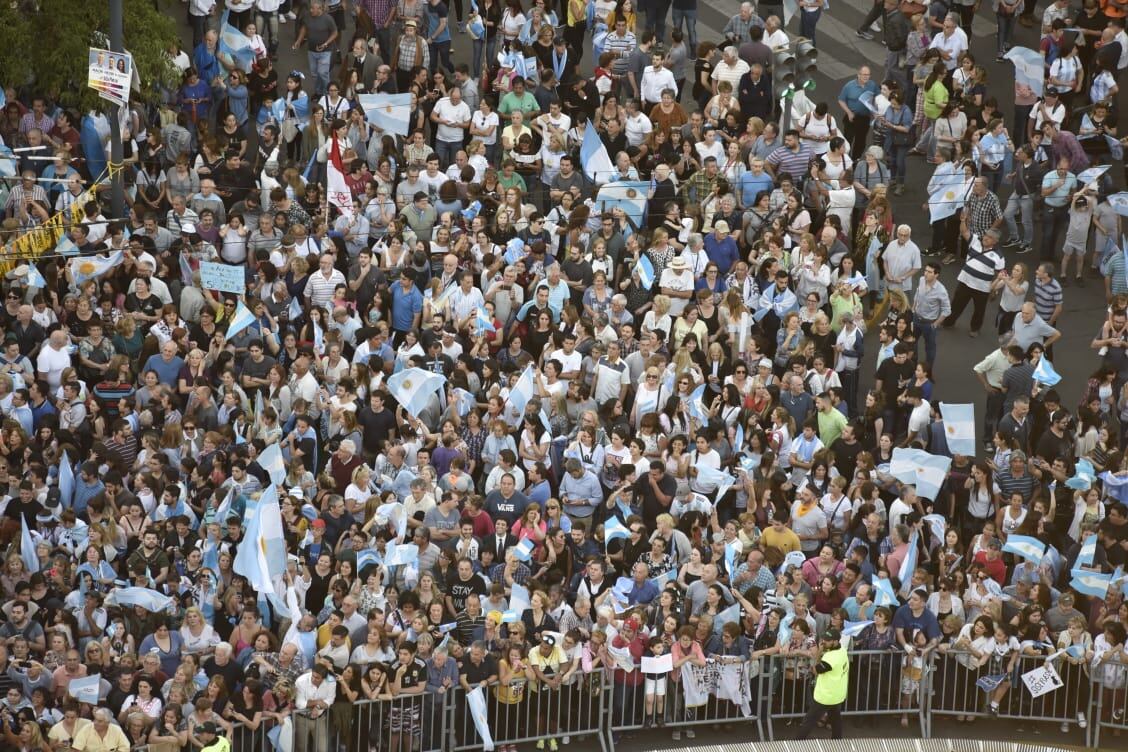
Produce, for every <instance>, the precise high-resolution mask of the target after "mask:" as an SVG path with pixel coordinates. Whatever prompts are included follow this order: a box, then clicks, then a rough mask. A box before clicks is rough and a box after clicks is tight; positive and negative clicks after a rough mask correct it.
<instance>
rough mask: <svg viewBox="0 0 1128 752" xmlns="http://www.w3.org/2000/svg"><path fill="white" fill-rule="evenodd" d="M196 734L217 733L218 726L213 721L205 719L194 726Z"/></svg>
mask: <svg viewBox="0 0 1128 752" xmlns="http://www.w3.org/2000/svg"><path fill="white" fill-rule="evenodd" d="M196 733H197V734H218V733H219V728H218V727H217V726H216V725H215V721H205V722H204V723H201V724H199V725H198V726H196Z"/></svg>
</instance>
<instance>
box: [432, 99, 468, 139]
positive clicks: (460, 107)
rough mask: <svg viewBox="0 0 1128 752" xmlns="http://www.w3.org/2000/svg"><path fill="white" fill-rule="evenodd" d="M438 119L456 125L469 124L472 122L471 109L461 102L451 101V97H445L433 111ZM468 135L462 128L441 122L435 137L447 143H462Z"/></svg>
mask: <svg viewBox="0 0 1128 752" xmlns="http://www.w3.org/2000/svg"><path fill="white" fill-rule="evenodd" d="M432 112H434V113H435V115H436V117H438V118H439V120H440V121H442V120H450V121H453V122H455V123H467V122H469V121H470V108H469V107H467V106H466V103H465V102H463V101H461V100H459V102H458V104H455V103H454V102H452V101H450V97H443V98H442V99H440V100H439V101H438V102H436V103H435V109H434V110H433V111H432ZM465 133H466V131H464V130H463V129H462V128H459V127H458V126H454V125H446V124H445V123H442V122H440V123H439V128H438V130H437V131H436V132H435V137H436V138H437V139H438V140H439V141H446V142H447V143H452V142H457V143H462V137H463V135H464V134H465Z"/></svg>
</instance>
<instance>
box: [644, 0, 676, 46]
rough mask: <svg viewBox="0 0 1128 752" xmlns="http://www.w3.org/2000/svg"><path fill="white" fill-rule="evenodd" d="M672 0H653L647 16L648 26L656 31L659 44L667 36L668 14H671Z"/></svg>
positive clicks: (655, 35)
mask: <svg viewBox="0 0 1128 752" xmlns="http://www.w3.org/2000/svg"><path fill="white" fill-rule="evenodd" d="M670 1H671V0H652V3H653V7H652V8H651V9H650V11H649V13H648V14H647V18H646V28H647V30H648V31H653V32H654V38H655V39H656V40H657V41H658V43H659V44H662V43H664V42H665V38H666V16H668V15H669V14H670Z"/></svg>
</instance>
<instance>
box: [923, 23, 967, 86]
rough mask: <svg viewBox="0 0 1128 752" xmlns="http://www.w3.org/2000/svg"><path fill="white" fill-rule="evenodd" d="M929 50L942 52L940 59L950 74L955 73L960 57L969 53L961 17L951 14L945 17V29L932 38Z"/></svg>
mask: <svg viewBox="0 0 1128 752" xmlns="http://www.w3.org/2000/svg"><path fill="white" fill-rule="evenodd" d="M928 46H929V48H931V49H934V50H940V59H941V60H943V61H944V67H945V68H947V69H948V71H949V72H951V71H954V70H955V69H956V67H957V66H958V65H959V64H960V62H959V58H960V55H961V54H963V53H964V52H966V51H967V34H965V33H964V30H963V29H961V28H960V17H959V16H958V15H957V14H955V13H949V14H948V15H946V16H945V17H944V28H943V31H941V32H940V33H939V34H937V35H936V36H934V37H932V43H931V44H930V45H928Z"/></svg>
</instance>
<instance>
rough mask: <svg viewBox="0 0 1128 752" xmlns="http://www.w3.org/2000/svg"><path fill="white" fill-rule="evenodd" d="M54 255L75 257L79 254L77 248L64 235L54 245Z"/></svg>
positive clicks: (68, 237)
mask: <svg viewBox="0 0 1128 752" xmlns="http://www.w3.org/2000/svg"><path fill="white" fill-rule="evenodd" d="M55 253H57V254H59V255H60V256H77V255H78V254H79V250H78V246H77V245H75V244H74V241H72V240H71V239H70V236H69V235H67V234H66V233H64V234H63V236H62V237H61V238H59V242H58V243H56V244H55Z"/></svg>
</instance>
